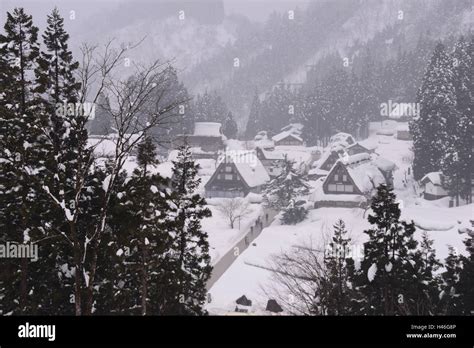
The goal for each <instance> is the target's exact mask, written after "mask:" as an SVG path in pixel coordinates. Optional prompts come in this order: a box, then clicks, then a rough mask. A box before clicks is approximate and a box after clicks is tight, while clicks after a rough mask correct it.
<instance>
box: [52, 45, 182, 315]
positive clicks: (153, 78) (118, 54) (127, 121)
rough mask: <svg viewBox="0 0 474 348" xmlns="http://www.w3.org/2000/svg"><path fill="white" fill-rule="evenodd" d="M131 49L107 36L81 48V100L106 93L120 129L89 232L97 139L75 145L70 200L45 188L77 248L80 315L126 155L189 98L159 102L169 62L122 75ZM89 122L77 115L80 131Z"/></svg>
mask: <svg viewBox="0 0 474 348" xmlns="http://www.w3.org/2000/svg"><path fill="white" fill-rule="evenodd" d="M133 47H135V46H132V48H133ZM129 49H130V45H129V46H128V47H125V46H121V47H120V48H118V49H115V48H113V41H109V42H108V43H107V44H106V45H105V46H104V48H103V49H102V50H99V48H98V47H97V46H90V45H87V44H85V45H83V46H82V48H81V52H82V60H81V62H80V63H81V65H80V68H79V71H78V76H77V78H78V80H79V81H80V82H81V90H80V94H79V97H80V99H79V102H80V103H85V102H86V101H90V102H92V103H96V102H97V99H98V97H99V94H101V93H104V94H106V95H108V96H109V97H110V98H111V99H112V100H111V105H110V108H109V110H107V111H108V112H110V114H111V115H112V117H113V123H114V128H115V129H116V134H115V136H114V137H113V141H114V143H115V149H114V152H113V154H112V155H111V156H110V158H109V159H108V160H109V161H108V169H107V173H108V176H107V178H106V180H105V182H104V184H103V189H104V195H103V199H102V201H101V204H100V211H99V212H98V219H97V222H96V223H95V224H94V225H93V227H92V228H91V229H90V230H89V231H87V232H86V234H85V236H83V235H81V234H80V233H79V231H78V226H79V223H80V221H79V219H80V217H81V214H80V211H79V209H78V207H79V203H80V201H81V200H83V198H84V195H85V194H86V192H85V182H86V178H87V176H88V173H90V171H91V170H92V169H93V167H94V165H95V157H94V149H95V147H97V146H98V145H99V143H97V144H95V145H94V146H92V147H91V146H88V145H87V144H79V145H78V146H77V164H76V170H75V171H74V173H75V175H74V178H69V179H72V180H73V182H74V184H73V186H74V192H73V196H74V200H73V201H72V202H70V201H65V199H64V197H61V196H57V195H55V194H54V193H53V191H52V190H49V188H48V187H45V191H46V192H47V193H48V194H49V196H50V197H51V199H52V201H53V202H54V203H56V204H57V206H59V207H60V208H61V209H62V211H63V213H64V214H63V215H64V219H65V222H66V225H67V226H68V229H67V230H66V231H57V232H58V233H59V235H60V236H62V237H64V238H65V239H66V240H67V241H68V242H69V243H70V244H71V246H72V250H73V253H74V255H73V259H74V267H75V270H76V271H75V291H74V300H75V313H76V315H84V314H85V315H90V314H91V313H92V307H93V302H94V285H95V283H94V281H95V275H96V270H97V259H98V254H99V252H100V250H101V248H102V247H103V246H102V245H101V239H102V236H103V234H104V231H105V229H106V219H107V217H108V213H109V202H110V198H111V195H112V191H113V188H114V186H115V185H116V181H117V177H118V175H119V173H120V172H121V171H122V169H123V165H124V163H125V161H126V160H127V157H128V156H129V155H130V154H131V153H132V150H133V149H134V147H135V146H136V145H137V144H138V143H140V142H141V141H142V140H143V139H144V137H145V135H146V134H147V132H148V131H149V130H150V129H151V128H152V127H160V126H165V125H166V123H167V122H168V121H169V120H170V119H171V118H173V117H174V116H175V115H177V112H176V113H175V112H174V110H175V109H176V108H177V107H178V105H180V104H182V103H184V102H185V101H181V100H179V101H178V100H173V101H171V102H169V103H167V104H166V105H161V104H162V103H160V100H161V99H162V98H163V97H164V96H165V95H166V92H167V90H166V87H165V86H166V85H167V74H166V69H167V68H168V67H169V64H168V62H165V63H163V62H160V61H155V62H153V63H151V64H150V65H147V66H145V65H138V64H134V65H133V66H132V67H131V68H132V69H133V70H132V71H130V73H131V74H130V75H132V76H133V78H121V77H120V76H119V75H118V74H117V70H119V68H120V66H121V64H122V61H123V59H124V58H125V52H126V51H127V50H129ZM157 96H158V97H157ZM152 100H153V101H154V106H155V108H152V107H150V105H151V104H153V103H152V102H151V101H152ZM144 116H145V117H144ZM86 121H87V119H86V118H77V125H76V131H78V132H82V131H86Z"/></svg>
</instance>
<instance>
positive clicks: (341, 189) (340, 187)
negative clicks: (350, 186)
mask: <svg viewBox="0 0 474 348" xmlns="http://www.w3.org/2000/svg"><path fill="white" fill-rule="evenodd" d="M336 191H337V192H344V185H339V184H338V185H336Z"/></svg>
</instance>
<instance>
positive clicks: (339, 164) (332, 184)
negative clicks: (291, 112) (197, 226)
mask: <svg viewBox="0 0 474 348" xmlns="http://www.w3.org/2000/svg"><path fill="white" fill-rule="evenodd" d="M221 128H222V127H221V124H220V123H216V122H196V123H195V125H194V132H193V133H192V134H184V135H180V136H178V137H176V139H175V140H174V142H173V144H172V146H173V148H175V149H176V148H177V147H178V146H179V145H181V144H183V143H184V142H186V143H187V144H188V145H189V146H190V149H191V152H192V155H193V158H194V159H195V160H196V161H197V162H198V163H199V164H200V165H201V172H200V174H201V175H202V176H205V177H208V178H209V179H208V180H207V181H206V182H205V185H204V190H203V191H204V192H203V193H204V194H205V196H206V197H207V198H216V197H217V198H219V197H220V198H233V197H246V196H248V195H249V194H253V195H252V196H254V197H255V196H258V194H260V193H261V192H262V191H263V189H264V188H265V185H266V184H268V183H269V182H270V181H271V180H272V179H273V178H275V177H277V176H278V175H279V174H280V173H281V171H282V163H283V162H284V160H285V158H288V159H289V160H292V161H294V163H295V170H297V171H298V172H299V173H300V174H302V175H304V176H305V177H306V178H307V179H308V180H309V182H310V183H311V184H312V185H311V186H312V187H314V190H313V192H312V193H311V195H310V196H309V197H308V199H309V200H310V201H312V202H314V207H315V208H319V207H364V206H365V205H366V204H367V203H368V200H369V198H370V197H371V195H372V194H373V192H374V190H375V188H376V187H377V186H378V185H380V184H388V185H391V184H393V172H394V171H395V170H397V166H396V165H395V163H393V162H391V161H390V160H389V159H387V158H383V157H382V156H380V155H379V154H377V151H376V150H377V145H376V144H374V143H371V142H370V140H369V139H366V140H359V141H358V140H356V139H355V138H354V137H353V136H352V135H351V134H348V133H337V134H334V135H333V136H332V137H331V139H330V141H329V144H328V146H326V147H325V148H322V147H319V146H313V147H307V146H305V142H304V140H303V138H302V136H301V134H302V130H303V125H301V124H298V123H294V124H289V125H287V126H286V127H284V128H282V129H281V131H280V132H279V133H278V134H275V135H273V136H270V134H268V132H266V131H260V132H259V133H258V134H257V135H256V136H255V138H254V139H253V141H247V142H240V143H239V146H237V147H236V148H237V149H236V150H232V149H231V148H232V146H229V145H230V144H231V142H232V141H234V142H235V140H228V139H226V137H225V136H224V135H223V133H222V130H221ZM377 134H380V135H385V136H394V137H396V138H397V139H399V140H411V136H410V133H409V130H408V122H407V121H406V120H403V121H400V120H397V119H393V118H389V119H386V120H384V121H381V125H380V127H379V128H378V130H377ZM91 141H94V139H91ZM109 141H112V140H109ZM242 148H244V149H242ZM176 154H177V151H176V150H173V151H171V153H170V154H169V157H168V159H167V160H166V161H164V163H162V164H161V165H160V166H159V169H158V171H159V172H160V173H161V174H162V175H164V176H168V177H170V176H171V172H172V164H171V161H172V160H173V159H175V157H176ZM421 184H422V189H423V193H422V194H423V196H424V198H425V199H428V200H434V199H439V198H442V197H446V196H447V192H446V190H445V189H444V187H443V177H442V175H441V173H439V172H433V173H429V174H427V175H426V176H425V177H424V178H423V179H422V180H421ZM255 194H257V195H255Z"/></svg>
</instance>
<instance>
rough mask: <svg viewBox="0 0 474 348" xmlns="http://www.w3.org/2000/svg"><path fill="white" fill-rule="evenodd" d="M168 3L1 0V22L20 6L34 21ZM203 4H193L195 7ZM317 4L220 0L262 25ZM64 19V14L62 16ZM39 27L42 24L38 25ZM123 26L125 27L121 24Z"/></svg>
mask: <svg viewBox="0 0 474 348" xmlns="http://www.w3.org/2000/svg"><path fill="white" fill-rule="evenodd" d="M163 1H170V0H1V1H0V11H1V13H0V19H1V20H2V22H3V21H4V19H5V13H6V11H10V10H12V9H13V8H14V7H17V6H23V7H25V9H27V12H28V13H30V14H32V15H33V18H44V17H45V16H46V14H47V13H49V12H50V11H51V9H52V8H53V7H54V6H57V7H58V8H59V9H60V10H62V12H69V11H71V10H75V11H76V13H77V15H79V14H83V15H85V16H91V15H94V14H97V13H101V12H102V13H103V14H104V15H105V16H106V13H107V11H108V10H110V9H111V8H117V7H120V6H121V5H123V4H136V6H139V4H140V3H141V2H146V3H154V2H163ZM180 1H189V0H171V1H170V2H173V3H179V2H180ZM199 1H206V0H193V1H192V2H194V3H196V2H197V3H198V2H199ZM311 1H317V0H223V3H224V9H225V12H226V14H228V15H229V14H241V15H244V16H246V17H248V18H249V19H251V20H253V21H259V22H262V21H265V20H266V18H267V17H268V15H269V14H270V13H271V12H273V11H278V12H283V11H288V10H290V9H293V8H295V7H297V6H298V7H301V8H303V7H305V6H306V4H307V3H309V2H311ZM63 15H64V14H63ZM38 25H39V26H41V24H39V23H38ZM124 25H126V23H124Z"/></svg>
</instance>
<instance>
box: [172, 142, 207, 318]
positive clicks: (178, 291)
mask: <svg viewBox="0 0 474 348" xmlns="http://www.w3.org/2000/svg"><path fill="white" fill-rule="evenodd" d="M173 164H174V168H173V177H172V190H173V192H172V195H171V198H170V201H171V202H172V204H171V207H172V209H173V208H174V214H175V216H174V222H173V224H172V225H170V230H169V233H170V235H171V236H172V244H171V251H170V253H171V254H172V256H171V261H170V262H171V268H172V273H170V278H169V279H168V280H167V281H168V283H167V284H168V286H167V289H166V291H167V293H166V295H165V296H163V299H165V300H166V302H165V303H166V306H165V308H164V309H163V314H185V315H200V314H205V311H204V310H203V305H204V302H205V299H206V282H207V281H208V279H209V277H210V275H211V270H212V266H211V264H210V261H211V260H210V256H209V242H208V240H207V233H206V232H204V231H203V230H202V227H201V220H202V219H203V218H205V217H210V216H211V211H210V210H209V209H208V208H207V207H205V205H206V201H205V199H204V198H203V197H201V196H200V195H199V194H197V193H196V189H197V188H198V186H199V184H200V181H201V179H200V178H198V177H197V171H198V165H197V164H196V163H195V162H194V161H193V159H192V157H191V152H190V150H189V146H187V145H183V146H181V147H180V148H179V155H178V157H177V159H176V161H173Z"/></svg>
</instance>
